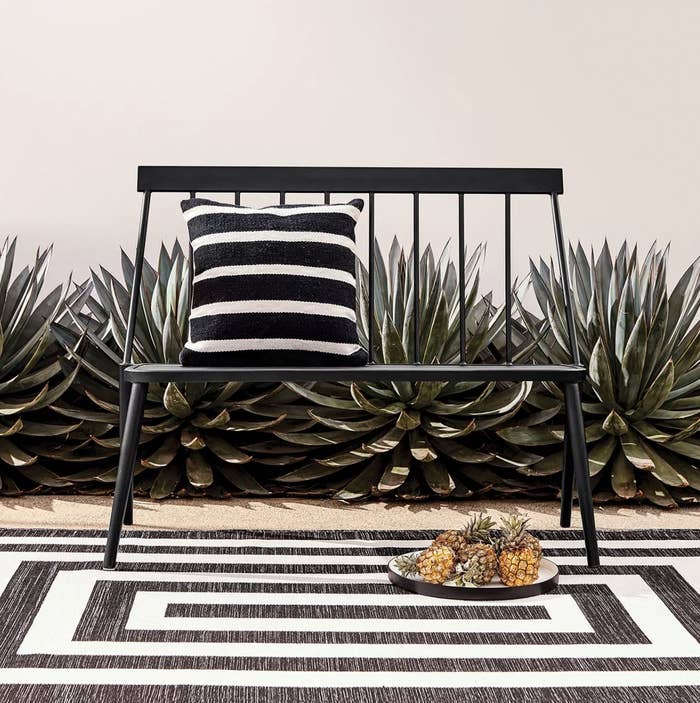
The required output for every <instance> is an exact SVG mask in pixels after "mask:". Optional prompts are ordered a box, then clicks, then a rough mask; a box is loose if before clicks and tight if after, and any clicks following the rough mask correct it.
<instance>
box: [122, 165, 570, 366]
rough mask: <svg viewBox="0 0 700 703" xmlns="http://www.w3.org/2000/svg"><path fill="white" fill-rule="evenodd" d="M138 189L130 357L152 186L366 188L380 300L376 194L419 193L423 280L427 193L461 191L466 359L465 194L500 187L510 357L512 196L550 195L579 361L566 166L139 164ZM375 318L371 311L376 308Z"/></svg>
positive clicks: (198, 189) (185, 189)
mask: <svg viewBox="0 0 700 703" xmlns="http://www.w3.org/2000/svg"><path fill="white" fill-rule="evenodd" d="M138 190H139V191H140V192H142V193H143V194H144V200H143V209H142V214H141V226H140V229H139V238H138V244H137V249H136V259H135V262H134V263H135V268H134V281H133V286H132V291H133V292H135V293H136V294H133V293H132V300H131V307H130V311H129V324H128V327H127V335H126V343H125V348H124V363H125V364H127V363H130V362H131V353H132V348H133V338H134V329H135V321H136V312H137V308H138V291H140V288H141V271H142V268H143V257H144V251H145V242H146V232H147V228H148V215H149V208H150V199H151V194H152V193H173V192H181V193H189V194H190V196H191V197H194V196H195V195H196V194H197V193H234V194H235V195H234V198H235V201H234V202H235V203H236V204H237V205H238V204H240V198H241V193H279V199H280V203H281V204H284V202H285V196H286V193H323V194H324V202H326V203H328V202H330V197H331V194H333V193H367V196H368V198H367V205H368V207H367V212H368V229H369V250H368V276H369V278H368V284H369V285H368V298H369V304H370V305H372V304H373V301H374V251H375V247H374V239H375V234H374V195H375V193H409V194H412V195H413V252H414V256H413V276H414V281H416V282H418V280H419V275H420V270H419V261H420V227H419V220H420V217H419V213H420V195H421V194H423V193H424V194H429V193H430V194H434V193H440V194H454V195H456V196H457V206H458V238H459V262H458V274H459V324H460V362H461V363H465V361H466V360H465V349H466V343H465V342H466V330H465V281H464V269H465V261H464V249H465V246H464V244H465V242H464V196H465V195H472V194H501V195H503V197H504V208H505V231H504V237H505V276H504V280H505V290H504V293H505V336H506V363H507V364H510V363H512V360H513V344H512V303H513V301H512V273H511V216H510V207H511V201H510V198H511V195H513V194H517V195H520V194H525V195H538V194H539V195H547V196H549V198H550V200H551V207H552V218H553V224H554V232H555V236H556V242H557V255H558V258H559V266H560V272H561V277H562V285H563V288H564V296H565V305H566V317H567V327H568V333H569V344H570V350H571V355H572V361H573V362H574V363H575V364H578V363H579V354H578V346H577V343H576V330H575V327H574V321H573V315H572V307H571V293H570V285H569V276H568V268H567V265H566V249H565V246H564V235H563V232H562V226H561V215H560V211H559V201H558V196H559V195H560V194H561V193H562V192H563V184H562V171H561V169H558V168H376V167H371V168H358V167H347V168H345V167H279V166H272V167H261V166H253V167H242V166H231V167H229V166H139V169H138ZM418 295H419V286H418V285H414V287H413V314H414V316H415V318H416V319H414V324H413V335H414V339H413V354H414V358H413V361H414V363H419V360H420V358H421V357H420V346H419V340H418V330H419V321H418V319H417V318H418V315H419V312H420V306H419V304H418V302H419V301H418ZM369 312H370V314H369V319H370V320H371V319H372V310H370V311H369ZM368 332H369V340H368V342H369V349H368V352H369V355H370V363H371V362H372V360H373V359H372V354H373V349H374V338H373V335H374V325H372V324H370V325H368Z"/></svg>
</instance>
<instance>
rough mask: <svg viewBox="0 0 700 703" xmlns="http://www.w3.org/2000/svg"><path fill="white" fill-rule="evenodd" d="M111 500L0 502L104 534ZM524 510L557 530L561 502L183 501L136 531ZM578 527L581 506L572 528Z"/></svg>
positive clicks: (162, 507)
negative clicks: (354, 502)
mask: <svg viewBox="0 0 700 703" xmlns="http://www.w3.org/2000/svg"><path fill="white" fill-rule="evenodd" d="M109 508H110V498H108V497H92V496H24V497H21V498H0V527H46V528H68V529H71V528H72V529H78V528H84V529H104V528H105V527H106V526H107V523H108V521H109ZM514 508H520V509H522V510H524V511H526V512H527V513H529V514H530V515H531V517H532V522H531V524H532V527H533V528H539V529H549V528H554V527H558V525H559V521H558V512H559V506H558V505H557V503H555V502H532V501H493V500H480V501H469V502H461V503H455V502H447V503H440V502H427V503H379V502H374V503H360V504H352V505H345V504H342V503H337V502H334V501H331V500H304V499H289V498H276V499H272V500H270V499H266V500H261V499H250V500H241V499H237V500H227V501H212V500H203V499H177V500H168V501H163V502H156V501H151V500H137V501H136V503H135V513H134V514H135V520H136V524H135V525H134V528H135V529H158V530H170V529H172V530H182V529H197V530H222V529H261V528H265V529H287V530H314V529H347V530H351V529H355V530H362V529H377V530H382V529H395V530H401V529H446V528H450V527H458V526H460V525H462V524H463V523H464V515H465V514H466V513H467V512H469V511H470V510H484V511H488V513H489V514H491V515H492V516H493V517H495V518H496V517H497V516H498V515H499V514H502V513H507V512H508V511H510V510H513V509H514ZM596 524H597V526H598V527H599V528H601V529H626V530H629V529H652V528H659V529H662V528H666V529H673V528H679V529H683V528H685V529H700V507H683V508H679V509H678V510H659V509H656V508H652V507H646V506H644V507H642V506H624V505H606V506H598V507H596ZM579 526H580V520H579V516H578V513H577V512H576V506H574V518H573V524H572V527H574V528H576V527H579Z"/></svg>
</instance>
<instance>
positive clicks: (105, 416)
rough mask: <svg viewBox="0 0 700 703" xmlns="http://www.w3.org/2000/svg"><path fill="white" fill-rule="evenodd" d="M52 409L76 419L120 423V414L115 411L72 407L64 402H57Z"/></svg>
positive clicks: (111, 423)
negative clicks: (97, 410)
mask: <svg viewBox="0 0 700 703" xmlns="http://www.w3.org/2000/svg"><path fill="white" fill-rule="evenodd" d="M50 409H51V410H53V411H55V412H57V413H58V414H59V415H63V416H65V417H72V418H74V419H75V420H88V421H90V422H104V423H106V424H110V425H114V424H118V423H119V416H118V415H116V414H114V413H101V412H96V411H94V410H87V409H84V408H71V407H69V406H67V405H64V404H63V403H56V404H54V405H51V406H50Z"/></svg>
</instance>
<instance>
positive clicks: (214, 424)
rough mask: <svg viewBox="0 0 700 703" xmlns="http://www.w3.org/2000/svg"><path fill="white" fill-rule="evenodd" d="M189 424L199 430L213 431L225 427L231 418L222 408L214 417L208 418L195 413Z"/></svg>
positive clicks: (202, 414)
mask: <svg viewBox="0 0 700 703" xmlns="http://www.w3.org/2000/svg"><path fill="white" fill-rule="evenodd" d="M190 422H191V423H192V425H194V427H199V428H201V429H206V430H210V429H215V428H222V427H227V426H228V424H229V423H230V422H231V416H230V415H229V413H228V411H227V410H226V409H225V408H224V410H222V411H221V412H220V413H219V414H218V415H216V417H213V418H209V417H207V416H206V415H204V413H197V414H196V415H195V416H194V417H193V418H191V420H190Z"/></svg>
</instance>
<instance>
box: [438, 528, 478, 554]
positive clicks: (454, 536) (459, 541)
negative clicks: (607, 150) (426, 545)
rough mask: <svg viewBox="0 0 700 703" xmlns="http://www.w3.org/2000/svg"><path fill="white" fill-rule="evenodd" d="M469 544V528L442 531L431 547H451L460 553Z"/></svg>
mask: <svg viewBox="0 0 700 703" xmlns="http://www.w3.org/2000/svg"><path fill="white" fill-rule="evenodd" d="M468 545H469V539H468V537H467V530H466V529H464V530H447V531H446V532H441V533H440V534H439V535H438V536H437V537H436V538H435V539H434V540H433V542H432V544H431V545H430V546H431V547H449V548H450V549H451V550H452V551H453V552H454V553H455V554H459V553H460V552H461V551H462V550H463V549H464V548H465V547H467V546H468Z"/></svg>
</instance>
